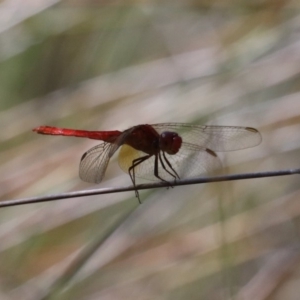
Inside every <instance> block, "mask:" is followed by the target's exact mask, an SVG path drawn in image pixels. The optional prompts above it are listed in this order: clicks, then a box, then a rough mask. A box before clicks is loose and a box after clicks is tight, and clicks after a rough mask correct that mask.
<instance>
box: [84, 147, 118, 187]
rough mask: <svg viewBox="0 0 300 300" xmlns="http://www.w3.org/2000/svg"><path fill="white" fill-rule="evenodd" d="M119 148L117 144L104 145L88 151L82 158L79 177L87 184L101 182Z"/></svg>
mask: <svg viewBox="0 0 300 300" xmlns="http://www.w3.org/2000/svg"><path fill="white" fill-rule="evenodd" d="M118 148H119V146H118V145H117V144H110V143H102V144H100V145H97V146H95V147H93V148H91V149H90V150H88V151H87V152H86V153H84V154H83V156H82V157H81V161H80V165H79V177H80V178H81V179H82V180H83V181H86V182H91V183H99V182H101V180H102V178H103V176H104V174H105V171H106V168H107V165H108V162H109V159H110V158H111V157H112V155H113V154H114V153H115V152H116V150H117V149H118Z"/></svg>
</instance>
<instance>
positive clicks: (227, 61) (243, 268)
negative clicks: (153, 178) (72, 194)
mask: <svg viewBox="0 0 300 300" xmlns="http://www.w3.org/2000/svg"><path fill="white" fill-rule="evenodd" d="M164 122H185V123H194V124H213V125H234V126H251V127H255V128H258V129H259V130H260V132H261V134H262V137H263V142H262V143H261V144H260V145H259V146H257V147H255V148H251V149H246V150H241V151H237V152H230V153H226V154H225V155H223V154H221V155H220V157H221V159H222V161H223V165H224V166H225V170H224V172H225V173H247V172H258V171H272V170H280V169H290V168H298V167H299V158H300V138H299V132H300V4H299V1H297V0H294V1H292V0H290V1H289V0H254V1H242V0H237V1H232V0H226V1H224V0H211V1H204V0H194V1H95V0H94V1H92V0H91V1H88V0H77V1H75V0H74V1H71V0H70V1H59V0H28V1H24V2H22V1H18V0H4V1H1V2H0V125H1V131H0V140H1V146H0V154H1V155H0V170H1V178H0V187H1V189H0V199H1V200H2V201H3V200H10V199H19V198H23V197H34V196H43V195H48V194H59V193H64V192H69V191H77V190H85V189H91V188H102V187H118V186H127V185H130V184H131V181H130V178H129V176H128V174H125V173H123V172H122V170H121V169H120V168H119V166H118V163H117V155H115V156H114V157H113V158H112V160H111V162H110V164H109V167H108V169H107V172H106V175H105V179H104V180H103V182H102V183H101V184H99V185H92V184H88V183H84V182H82V181H81V180H80V179H79V177H78V165H79V161H80V158H81V156H82V154H83V153H84V152H85V151H87V150H88V149H89V148H92V147H93V146H95V145H97V144H98V142H97V141H94V140H89V139H79V138H73V137H55V136H42V135H37V134H36V133H34V132H32V129H33V128H34V127H37V126H40V125H52V126H59V127H67V128H75V129H86V130H124V129H127V128H129V127H131V126H133V125H137V124H143V123H149V124H151V123H164ZM299 180H300V179H299V176H298V175H293V176H285V177H277V178H264V179H251V180H244V181H236V182H223V183H211V184H203V185H193V186H184V187H183V186H181V187H175V188H173V189H165V188H162V189H153V190H147V191H142V192H141V199H142V201H143V204H142V205H139V204H138V201H137V199H136V198H135V196H134V193H133V192H126V193H118V194H110V195H99V196H92V197H82V198H74V199H66V200H61V201H52V202H46V203H40V204H30V205H23V206H16V207H9V208H2V209H0V241H1V242H0V299H1V300H2V299H4V300H5V299H30V300H31V299H88V300H94V299H109V300H110V299H141V300H143V299H172V300H177V299H178V300H180V299H190V300H193V299H195V300H196V299H210V300H214V299H216V300H219V299H226V300H227V299H239V300H240V299H243V300H248V299H249V300H250V299H256V300H261V299H286V300H290V299H299V292H300V288H299V286H300V260H299V259H300V251H299V250H300V248H299V241H300V237H299V226H300V224H299V220H300V218H299V217H300V202H299V200H300V185H299V182H300V181H299Z"/></svg>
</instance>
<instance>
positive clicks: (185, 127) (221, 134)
mask: <svg viewBox="0 0 300 300" xmlns="http://www.w3.org/2000/svg"><path fill="white" fill-rule="evenodd" d="M33 131H36V132H37V133H40V134H48V135H64V136H75V137H84V138H90V139H95V140H101V141H103V143H101V144H99V145H97V146H95V147H93V148H91V149H90V150H88V151H87V152H86V153H84V154H83V156H82V157H81V161H80V167H79V176H80V178H81V179H82V180H83V181H86V182H91V183H99V182H101V180H102V178H103V176H104V173H105V171H106V168H107V165H108V162H109V159H110V158H111V157H112V156H113V154H114V153H115V152H116V151H117V150H118V148H119V147H121V146H122V147H121V150H120V153H119V159H118V160H119V165H120V167H121V169H122V170H123V171H124V172H126V173H129V176H130V178H131V181H132V183H133V186H134V187H136V180H135V178H136V177H140V178H145V179H149V180H158V179H159V180H161V181H170V180H176V179H180V178H190V177H197V176H198V175H199V174H201V173H203V172H207V171H209V170H213V169H217V168H219V167H220V166H221V163H220V160H219V159H218V157H217V154H216V153H215V152H223V151H233V150H240V149H245V148H250V147H254V146H256V145H258V144H259V143H260V142H261V140H262V138H261V135H260V133H259V131H258V130H256V129H255V128H252V127H235V126H208V125H207V126H205V125H204V126H201V125H192V124H180V123H162V124H152V125H148V124H143V125H137V126H133V127H131V128H129V129H127V130H124V131H118V130H114V131H86V130H74V129H66V128H57V127H51V126H40V127H37V128H35V129H33ZM135 194H136V197H137V198H138V200H139V202H140V198H139V193H138V191H137V190H135Z"/></svg>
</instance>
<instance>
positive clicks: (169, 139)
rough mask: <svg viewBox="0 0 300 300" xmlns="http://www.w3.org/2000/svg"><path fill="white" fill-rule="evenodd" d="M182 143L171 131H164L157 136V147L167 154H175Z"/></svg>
mask: <svg viewBox="0 0 300 300" xmlns="http://www.w3.org/2000/svg"><path fill="white" fill-rule="evenodd" d="M181 144H182V138H181V137H180V136H179V135H178V134H177V133H176V132H172V131H164V132H163V133H162V134H161V135H160V136H159V149H160V150H162V151H165V152H167V153H168V154H171V155H172V154H176V153H177V152H178V151H179V149H180V147H181Z"/></svg>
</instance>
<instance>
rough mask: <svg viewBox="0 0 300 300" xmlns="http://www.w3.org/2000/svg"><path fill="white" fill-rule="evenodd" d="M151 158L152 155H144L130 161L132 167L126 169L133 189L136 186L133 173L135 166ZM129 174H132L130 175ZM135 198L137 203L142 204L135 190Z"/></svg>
mask: <svg viewBox="0 0 300 300" xmlns="http://www.w3.org/2000/svg"><path fill="white" fill-rule="evenodd" d="M151 156H152V155H145V156H142V157H139V158H136V159H134V160H133V161H132V165H131V166H130V168H129V169H128V173H129V176H130V179H131V181H132V184H133V186H134V188H135V186H136V185H135V171H134V168H135V167H136V166H138V165H139V164H141V163H142V162H144V161H145V160H147V159H148V158H150V157H151ZM131 172H132V174H131ZM135 196H136V197H137V198H138V200H139V203H140V204H142V202H141V199H140V195H139V191H138V190H137V189H135Z"/></svg>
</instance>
